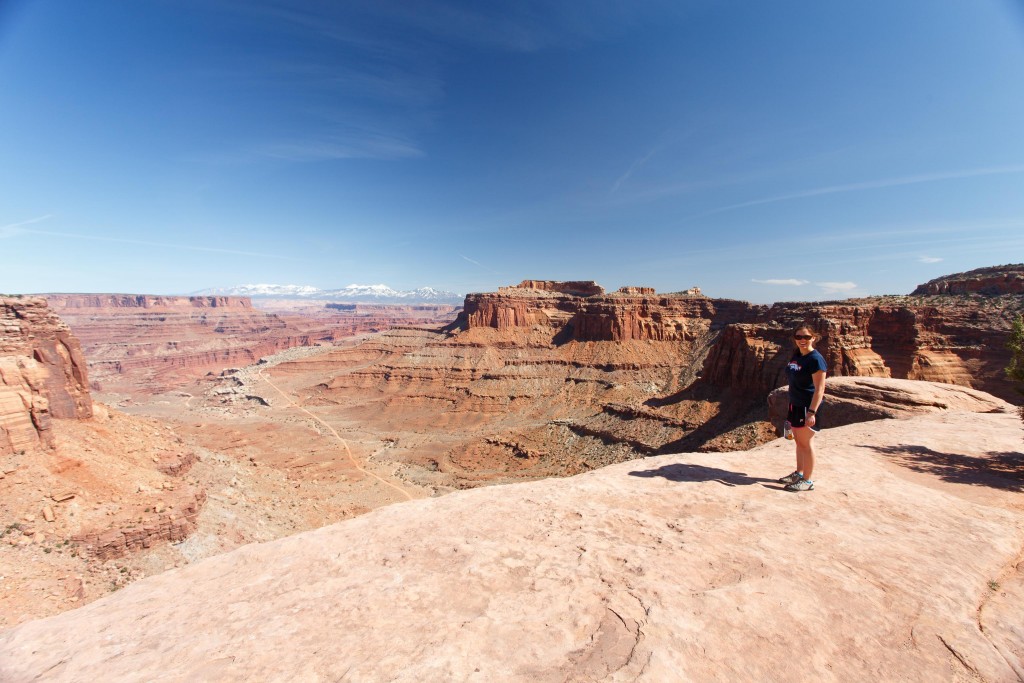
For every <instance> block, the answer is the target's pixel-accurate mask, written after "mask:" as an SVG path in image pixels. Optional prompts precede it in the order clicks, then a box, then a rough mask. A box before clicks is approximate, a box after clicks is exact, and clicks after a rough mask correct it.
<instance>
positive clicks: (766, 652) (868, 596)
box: [0, 385, 1024, 683]
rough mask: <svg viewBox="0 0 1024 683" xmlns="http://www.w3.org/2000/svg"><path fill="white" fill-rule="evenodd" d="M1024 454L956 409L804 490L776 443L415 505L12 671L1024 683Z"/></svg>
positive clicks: (240, 564) (196, 580) (109, 607)
mask: <svg viewBox="0 0 1024 683" xmlns="http://www.w3.org/2000/svg"><path fill="white" fill-rule="evenodd" d="M924 386H927V385H924ZM922 401H923V399H921V400H918V402H919V403H920V402H922ZM988 401H989V403H990V404H991V405H997V404H998V402H995V401H993V400H992V399H988ZM1021 437H1022V433H1021V427H1020V423H1019V421H1018V420H1017V419H1016V416H1015V415H1014V414H1013V413H1012V412H1011V410H1010V409H1009V407H1007V406H1005V405H1004V406H1002V408H1001V412H997V413H990V412H983V413H973V412H964V411H962V410H954V411H945V412H941V413H937V414H923V415H919V416H917V417H911V418H908V419H904V420H880V421H875V422H871V423H868V424H864V425H850V426H847V427H842V428H838V429H833V430H829V431H827V432H825V433H824V434H823V435H822V436H821V444H820V449H819V450H820V456H819V464H818V471H817V473H816V476H815V479H816V480H817V482H818V486H817V488H816V490H815V491H813V492H810V493H806V494H790V493H787V492H785V491H782V490H781V487H779V486H778V485H777V484H775V481H774V480H775V478H776V477H778V476H780V475H781V474H784V473H786V472H788V471H789V470H790V469H792V460H793V453H792V444H791V443H789V442H786V441H783V440H776V441H773V442H772V443H769V444H766V445H763V446H761V447H758V448H756V449H754V450H752V451H742V452H733V453H727V454H692V453H676V454H671V455H663V456H659V457H655V458H649V459H645V460H643V461H635V462H630V463H622V464H619V465H614V466H611V467H606V468H604V469H601V470H599V471H596V472H591V473H588V474H585V475H581V476H578V477H574V478H571V479H549V480H545V481H539V482H533V483H528V484H520V485H516V486H512V487H509V486H502V487H487V488H482V489H476V490H473V491H468V492H462V493H456V494H452V495H449V496H445V497H442V498H434V499H426V500H418V501H414V502H410V503H404V504H398V505H393V506H390V507H387V508H383V509H379V510H376V511H374V512H372V513H369V514H367V515H364V516H362V517H359V518H356V519H353V520H349V521H346V522H342V523H339V524H335V525H333V526H329V527H325V528H323V529H319V530H316V531H312V532H307V533H304V534H301V535H297V536H293V537H290V538H287V539H283V540H280V541H276V542H273V543H265V544H260V545H251V546H246V547H244V548H241V549H239V550H237V551H235V552H232V553H230V554H226V555H221V556H218V557H214V558H210V559H208V560H205V561H203V562H200V563H197V564H195V565H192V566H189V567H186V568H182V569H179V570H174V571H171V572H167V573H164V574H161V575H159V576H155V577H150V578H147V579H144V580H142V581H140V582H138V583H136V584H133V585H131V586H129V587H127V588H125V589H123V590H121V591H118V592H117V593H114V594H112V595H110V596H109V597H107V598H104V599H102V600H99V601H97V602H94V603H91V604H89V605H87V606H85V607H83V608H81V609H78V610H76V611H73V612H68V613H65V614H63V615H59V616H57V617H53V618H49V619H45V620H40V621H35V622H30V623H26V624H23V625H21V626H19V627H17V628H15V629H12V630H8V631H5V632H2V633H0V678H2V679H3V680H5V681H11V683H20V682H21V681H29V680H38V679H39V677H42V678H45V679H46V680H51V681H80V680H106V681H132V680H140V679H145V680H156V679H159V680H182V681H185V680H222V681H233V680H238V681H243V680H392V681H417V682H419V681H433V680H445V681H494V680H501V681H524V682H525V681H529V682H530V683H538V682H541V683H542V682H545V681H552V682H554V681H558V682H564V681H568V680H572V681H576V680H579V681H584V680H586V681H609V682H610V681H651V682H656V683H661V682H663V681H706V680H729V681H734V680H772V681H794V682H797V681H806V680H815V681H855V680H856V681H861V680H882V681H897V680H907V681H911V680H912V681H963V680H973V681H988V682H992V683H997V682H1002V681H1013V680H1018V679H1020V678H1021V677H1024V635H1022V633H1021V630H1020V611H1019V608H1020V604H1021V602H1022V600H1024V564H1021V553H1022V551H1024V512H1022V507H1021V504H1020V503H1021V496H1022V495H1024V490H1022V480H1021V472H1020V462H1019V458H1020V456H1019V452H1018V451H1019V444H1020V442H1021ZM1014 455H1015V457H1016V460H1014ZM68 634H74V637H73V638H71V637H69V635H68ZM794 653H798V655H797V654H794Z"/></svg>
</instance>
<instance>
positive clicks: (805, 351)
mask: <svg viewBox="0 0 1024 683" xmlns="http://www.w3.org/2000/svg"><path fill="white" fill-rule="evenodd" d="M820 338H821V337H820V336H819V335H818V334H817V333H816V332H815V331H814V330H812V329H811V328H810V327H809V326H807V325H800V326H799V327H797V328H796V330H794V331H793V341H794V342H795V344H796V350H795V351H794V352H793V357H792V358H790V359H789V364H788V365H786V374H787V375H788V376H789V416H788V418H787V419H788V420H789V424H790V426H791V427H792V429H793V440H794V441H795V442H796V471H795V472H793V473H792V474H789V475H786V476H785V477H783V478H782V479H779V483H780V484H785V485H786V490H787V491H810V490H811V489H813V488H814V482H813V481H812V480H811V475H812V474H814V444H813V443H812V440H813V439H814V435H815V434H817V433H818V430H819V429H821V421H820V418H819V417H818V413H819V411H820V410H821V404H822V403H823V402H824V400H825V359H824V358H823V357H822V355H821V354H820V353H818V352H817V351H815V350H814V342H816V341H817V340H818V339H820Z"/></svg>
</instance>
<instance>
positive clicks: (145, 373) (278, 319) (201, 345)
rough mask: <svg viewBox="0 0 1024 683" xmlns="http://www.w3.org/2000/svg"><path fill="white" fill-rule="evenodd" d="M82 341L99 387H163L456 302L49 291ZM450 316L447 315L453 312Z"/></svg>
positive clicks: (431, 315)
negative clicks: (273, 306) (270, 300)
mask: <svg viewBox="0 0 1024 683" xmlns="http://www.w3.org/2000/svg"><path fill="white" fill-rule="evenodd" d="M46 296H47V299H48V300H49V301H50V304H51V306H53V307H54V308H55V309H56V310H57V311H58V312H59V313H60V315H61V317H62V318H64V320H66V321H67V323H68V324H69V325H70V326H71V329H72V330H74V332H75V334H76V335H77V336H78V337H79V338H80V339H81V340H82V344H83V348H84V350H85V355H86V357H87V358H88V362H89V368H90V376H91V378H92V380H93V382H94V387H95V388H98V389H100V390H102V391H107V392H115V393H116V392H120V393H127V394H129V395H131V394H134V393H136V392H149V393H158V392H161V391H166V390H168V389H171V388H175V387H179V386H182V385H184V384H186V383H189V382H191V381H193V380H194V379H195V378H197V377H199V376H202V375H204V374H206V373H208V372H216V371H220V370H223V369H224V368H228V367H237V366H242V365H248V364H250V363H254V362H256V361H257V360H258V359H259V358H261V357H262V356H265V355H270V354H272V353H275V352H277V351H282V350H284V349H288V348H292V347H295V346H310V345H314V344H319V343H329V342H331V341H333V340H335V339H341V338H344V337H348V336H353V335H357V334H363V333H366V332H375V331H378V330H382V329H388V328H389V327H392V326H394V325H396V324H402V323H407V322H410V321H421V320H423V319H428V320H432V321H435V320H436V319H437V317H438V316H441V317H442V319H444V318H445V317H448V316H449V315H450V313H451V311H452V310H453V309H452V307H428V308H426V309H411V308H408V307H394V308H393V309H392V307H387V306H361V307H358V308H356V309H355V310H351V311H347V310H338V309H326V308H325V306H324V302H319V303H317V304H316V305H315V309H314V310H312V311H311V310H310V309H308V308H305V309H300V313H297V314H291V315H290V314H289V313H287V312H285V311H287V310H289V309H288V308H286V307H282V309H281V310H276V311H271V310H257V309H255V308H253V305H252V302H251V300H250V299H249V298H248V297H237V296H192V297H181V296H178V297H175V296H154V295H135V294H48V295H46ZM448 319H450V318H448Z"/></svg>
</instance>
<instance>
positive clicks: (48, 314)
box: [0, 296, 92, 455]
mask: <svg viewBox="0 0 1024 683" xmlns="http://www.w3.org/2000/svg"><path fill="white" fill-rule="evenodd" d="M88 385H89V380H88V373H87V370H86V364H85V358H84V356H83V355H82V349H81V346H80V345H79V343H78V340H77V339H76V338H75V337H74V336H73V335H72V334H71V330H70V329H69V328H68V326H67V325H66V324H64V322H62V321H61V319H60V318H59V317H57V315H56V314H55V313H54V311H53V310H52V309H51V308H50V307H49V306H47V304H46V300H45V299H42V298H39V297H20V296H15V297H0V455H5V454H10V453H14V452H17V451H23V450H26V449H31V448H35V447H39V446H42V447H46V448H48V447H52V445H53V434H52V429H51V424H50V419H51V418H58V419H60V418H67V419H84V418H88V417H90V416H91V415H92V398H91V397H90V395H89V388H88Z"/></svg>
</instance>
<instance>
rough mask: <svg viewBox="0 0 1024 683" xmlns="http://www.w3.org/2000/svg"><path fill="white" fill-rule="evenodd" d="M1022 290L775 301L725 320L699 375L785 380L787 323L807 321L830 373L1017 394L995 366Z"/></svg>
mask: <svg viewBox="0 0 1024 683" xmlns="http://www.w3.org/2000/svg"><path fill="white" fill-rule="evenodd" d="M1021 312H1024V296H1020V295H1011V296H1002V297H996V298H984V299H977V298H973V297H969V296H927V297H895V296H893V297H876V298H872V299H860V300H854V301H849V302H835V303H822V304H802V303H785V304H775V305H773V306H771V307H770V308H767V309H766V310H764V311H759V312H758V315H757V321H756V322H753V323H746V324H734V325H729V326H727V327H726V328H725V330H724V331H723V333H722V335H721V337H720V338H719V340H718V342H717V343H716V345H715V346H714V347H713V348H712V349H711V353H710V354H709V356H708V358H707V360H706V363H705V367H704V371H703V375H704V378H705V380H706V381H707V382H708V383H710V384H712V385H715V386H719V387H726V388H730V389H734V390H737V391H741V392H746V393H748V394H750V395H758V396H764V395H765V394H767V392H768V391H771V390H772V389H773V388H775V387H777V386H779V385H780V384H784V383H785V381H786V380H785V373H784V368H785V364H786V362H787V361H788V360H789V357H790V355H791V354H792V352H793V345H792V340H791V338H790V337H791V335H792V331H793V328H794V327H795V326H796V325H798V324H801V323H804V322H807V323H810V324H811V325H812V326H813V327H814V328H815V329H817V331H818V332H819V333H820V334H821V335H822V338H821V340H820V341H819V342H818V344H817V348H818V350H819V351H821V353H822V355H823V356H824V357H825V360H826V361H827V363H828V367H829V375H830V376H857V377H894V378H898V379H916V380H926V381H935V382H945V383H949V384H959V385H962V386H967V387H972V388H975V389H980V390H982V391H987V392H989V393H992V394H995V395H996V396H999V397H1000V398H1003V399H1006V400H1018V397H1019V395H1017V394H1016V392H1015V391H1014V389H1013V387H1012V386H1011V384H1010V383H1009V382H1007V381H1006V378H1005V375H1004V372H1003V369H1004V368H1005V367H1006V365H1007V364H1008V363H1009V359H1010V356H1009V351H1008V350H1007V349H1006V341H1007V339H1008V338H1009V332H1010V329H1011V326H1012V323H1013V320H1014V318H1015V317H1016V316H1017V315H1020V313H1021Z"/></svg>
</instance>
